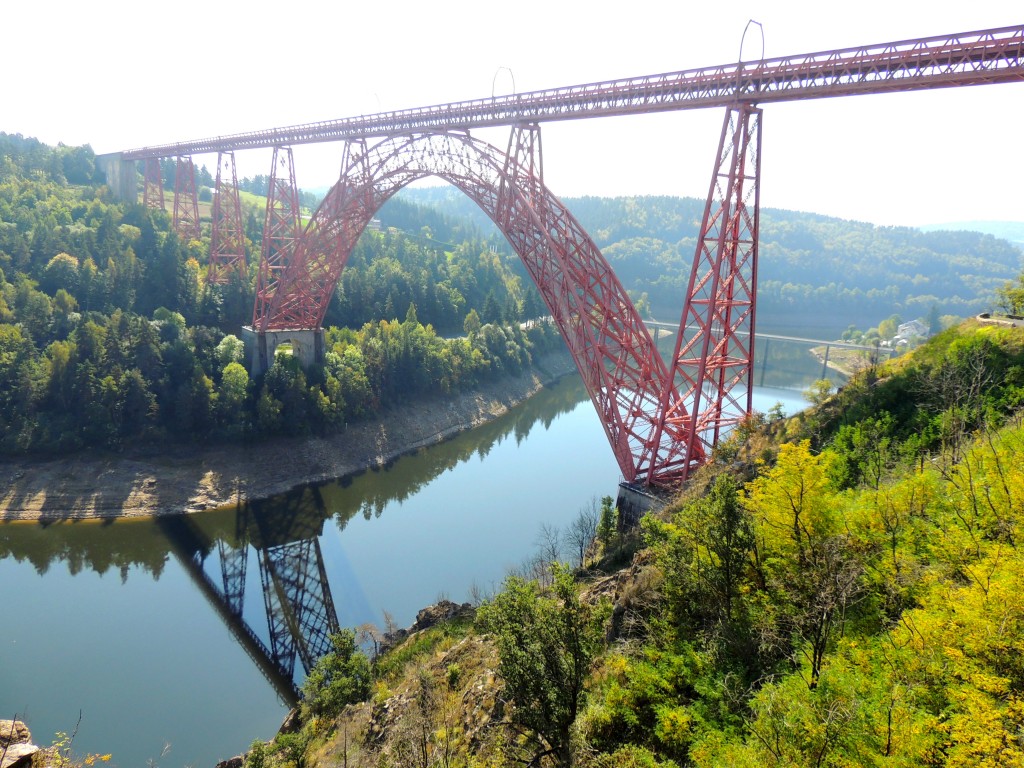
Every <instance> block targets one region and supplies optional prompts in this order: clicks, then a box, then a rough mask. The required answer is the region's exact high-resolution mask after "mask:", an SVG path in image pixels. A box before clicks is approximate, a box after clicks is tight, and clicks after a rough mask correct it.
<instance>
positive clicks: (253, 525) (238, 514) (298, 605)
mask: <svg viewBox="0 0 1024 768" xmlns="http://www.w3.org/2000/svg"><path fill="white" fill-rule="evenodd" d="M330 516H331V511H330V510H329V509H328V508H327V505H326V504H325V503H324V498H323V494H322V493H321V491H320V488H319V487H314V486H311V487H307V488H303V489H301V490H299V491H296V492H293V493H291V494H287V495H285V496H281V497H276V498H275V499H273V500H271V501H262V502H249V503H244V504H241V505H239V507H238V508H237V510H236V511H235V515H234V517H235V519H234V530H233V531H230V530H225V527H223V526H222V527H221V528H220V530H219V531H216V530H211V529H210V528H209V527H207V526H204V525H203V524H202V523H203V522H204V520H203V516H200V515H177V516H173V517H162V518H158V519H157V520H156V525H157V527H158V528H159V529H160V530H161V531H162V532H163V533H164V535H165V536H166V537H167V541H168V542H169V543H170V546H171V551H172V552H173V554H174V556H175V557H176V558H177V559H178V560H179V561H180V562H181V564H182V565H183V567H184V568H185V571H186V572H187V573H188V574H189V576H190V578H191V579H192V581H193V583H194V584H195V585H196V587H197V588H198V589H199V591H200V592H201V593H202V594H203V596H204V597H205V598H206V599H207V601H208V602H209V603H210V604H211V605H212V607H213V608H214V610H216V611H217V613H218V615H220V617H221V618H222V620H223V621H224V623H225V625H227V627H228V629H229V630H230V631H231V633H232V634H233V635H234V637H235V639H236V640H237V641H238V643H239V644H240V645H241V646H242V648H244V649H245V651H246V653H247V654H249V656H250V658H252V660H253V662H255V664H256V666H257V667H258V668H259V669H260V671H261V672H262V673H263V675H264V676H265V677H266V678H267V680H268V681H269V682H270V683H271V685H273V686H274V689H275V690H276V691H277V692H278V694H279V695H280V696H281V697H282V698H283V699H285V700H286V701H288V702H289V703H294V702H295V701H297V699H298V694H299V686H298V684H297V682H296V679H295V678H296V671H297V670H296V661H298V662H299V663H300V664H301V668H302V671H303V673H308V672H309V670H310V669H312V667H313V665H314V664H315V663H316V661H317V659H319V658H320V657H321V656H323V655H324V654H325V653H326V652H327V651H328V650H330V647H331V640H330V636H331V635H332V634H334V633H335V632H337V631H338V630H339V628H340V624H339V621H338V612H337V609H336V608H335V605H334V600H333V598H332V597H331V588H330V583H329V582H328V580H327V571H326V569H325V567H324V558H323V552H322V550H321V548H320V541H319V537H320V535H321V534H322V533H323V526H324V522H325V520H326V519H327V518H328V517H330ZM222 522H223V521H222ZM214 552H216V555H215V556H214ZM250 552H251V553H252V558H253V559H255V560H256V563H257V568H258V572H259V585H260V591H261V594H262V598H263V600H262V605H263V611H262V614H263V619H264V620H265V624H266V627H267V630H266V632H265V633H261V632H258V631H256V630H255V629H254V627H253V626H252V624H251V623H250V622H251V621H254V620H255V619H256V618H257V617H256V616H254V614H255V613H258V612H256V611H254V610H251V606H250V610H249V611H248V612H247V611H246V590H247V587H248V585H249V583H250V582H249V578H248V576H249V567H248V566H249V560H250ZM263 638H267V639H266V640H264V639H263Z"/></svg>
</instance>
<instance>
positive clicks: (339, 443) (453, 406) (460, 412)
mask: <svg viewBox="0 0 1024 768" xmlns="http://www.w3.org/2000/svg"><path fill="white" fill-rule="evenodd" d="M574 370H575V366H574V364H573V361H572V358H571V357H570V356H569V354H568V352H564V351H562V352H557V353H550V354H548V355H546V356H543V357H542V358H540V359H539V360H538V361H537V362H536V364H535V365H534V367H533V368H532V369H530V370H529V371H527V372H526V373H523V374H522V375H520V376H517V377H511V378H503V379H501V380H499V381H496V382H492V383H490V384H488V385H487V386H485V387H483V388H481V389H480V390H478V391H476V392H472V393H466V394H461V395H454V396H451V397H440V396H438V397H432V398H425V399H421V400H416V401H414V402H411V403H409V404H408V405H407V406H405V407H402V408H400V409H393V410H391V411H387V412H385V413H382V414H379V415H378V416H376V417H375V418H373V419H371V420H368V421H364V422H360V423H358V424H352V425H350V426H349V427H348V429H346V430H345V431H344V432H341V433H339V434H336V435H332V436H330V437H325V438H308V439H278V440H272V441H266V442H260V443H252V444H245V445H221V446H213V447H202V446H178V445H175V446H170V445H169V446H167V447H166V448H163V447H150V448H146V449H139V450H134V451H131V452H125V453H123V454H110V455H96V454H87V455H77V456H74V457H67V458H60V459H55V460H49V461H32V460H9V461H3V462H0V520H3V521H32V520H39V521H43V522H52V521H57V520H84V519H113V518H118V517H143V516H150V515H165V514H178V513H180V512H198V511H202V510H208V509H215V508H218V507H222V506H225V505H229V504H235V503H237V502H239V501H242V500H246V499H260V498H267V497H269V496H274V495H276V494H279V493H284V492H286V491H288V490H290V489H292V488H294V487H296V486H298V485H303V484H306V483H313V482H320V481H327V480H332V479H336V478H339V477H344V476H346V475H350V474H354V473H356V472H360V471H362V470H365V469H368V468H371V467H374V466H379V465H382V464H386V463H387V462H389V461H391V460H393V459H395V458H397V457H398V456H401V455H403V454H405V453H409V452H411V451H414V450H416V449H418V448H421V447H423V446H426V445H431V444H433V443H437V442H439V441H441V440H444V439H446V438H448V437H451V436H452V435H454V434H456V433H458V432H460V431H462V430H466V429H472V428H473V427H476V426H479V425H480V424H483V423H485V422H487V421H490V420H492V419H495V418H497V417H498V416H500V415H501V414H503V413H505V412H506V411H508V410H509V409H510V408H511V407H513V406H514V405H516V404H518V403H520V402H522V401H523V400H525V399H527V398H528V397H530V396H531V395H533V394H535V393H536V392H537V391H538V390H539V389H540V388H541V387H543V386H544V385H545V384H548V383H551V382H553V381H555V380H557V379H558V378H560V377H561V376H564V375H566V374H568V373H571V372H572V371H574Z"/></svg>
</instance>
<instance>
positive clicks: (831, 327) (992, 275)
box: [399, 187, 1024, 335]
mask: <svg viewBox="0 0 1024 768" xmlns="http://www.w3.org/2000/svg"><path fill="white" fill-rule="evenodd" d="M399 197H400V198H401V199H403V200H405V201H408V202H411V203H414V204H416V205H418V206H423V207H428V208H433V209H435V210H437V211H440V212H442V213H443V214H445V215H447V216H451V217H455V218H460V219H468V220H469V221H471V222H473V224H474V225H476V226H478V227H479V229H480V232H482V233H483V234H484V236H485V237H488V238H492V242H493V243H494V247H495V248H496V249H498V250H502V249H504V251H505V252H509V251H508V246H507V244H506V243H505V242H504V239H503V238H502V237H501V236H500V234H499V233H498V231H497V229H496V228H495V227H494V225H493V224H492V223H491V222H490V220H489V219H488V218H487V216H486V215H485V214H484V213H483V212H482V211H481V210H480V209H479V208H478V207H477V205H476V204H475V203H474V202H473V201H472V200H470V199H469V198H468V197H466V196H465V195H464V194H462V193H461V192H459V191H458V190H456V189H454V188H451V187H427V188H415V189H412V188H410V189H406V190H403V191H402V192H401V193H399ZM562 202H563V203H564V204H565V205H566V206H567V207H568V208H569V210H571V211H572V213H573V215H575V216H576V218H577V219H578V220H579V221H580V223H581V224H582V225H583V227H584V229H586V231H587V232H588V233H589V234H590V236H591V237H592V238H593V239H594V241H595V242H596V243H597V245H598V247H599V248H600V249H601V251H602V253H603V254H604V256H605V258H607V259H608V261H609V262H610V263H611V265H612V267H613V268H614V269H615V273H616V275H617V276H618V278H619V280H620V281H622V283H623V285H624V286H625V287H626V289H627V290H628V291H630V293H631V294H633V295H634V297H639V296H640V295H641V294H644V293H646V294H647V295H648V298H649V301H650V306H651V308H652V312H653V313H654V314H655V316H659V317H660V316H665V317H670V316H673V315H676V314H678V312H679V311H680V308H681V306H682V296H683V295H684V293H685V290H686V283H687V281H688V278H689V271H690V265H691V264H692V260H693V254H694V250H695V248H696V242H697V237H698V235H699V230H700V220H701V217H702V215H703V210H704V201H703V200H698V199H696V198H680V197H668V196H650V197H616V198H604V197H580V198H564V199H563V200H562ZM976 224H977V225H978V226H976V227H973V228H972V229H966V228H964V227H961V226H958V225H957V226H954V225H941V226H936V227H935V228H934V229H931V228H929V230H928V231H926V230H924V229H918V228H914V227H909V226H907V227H890V226H877V225H874V224H870V223H866V222H859V221H850V220H845V219H839V218H835V217H830V216H824V215H821V214H814V213H804V212H798V211H787V210H782V209H774V208H764V209H762V211H761V227H760V236H761V251H760V264H759V275H758V306H759V310H758V324H759V327H761V328H762V329H763V330H766V331H767V330H769V329H771V330H775V331H777V332H795V331H797V330H801V331H803V332H810V331H812V330H813V331H814V332H818V333H822V334H829V335H832V334H834V335H838V334H839V333H841V332H842V331H843V330H845V329H846V328H847V326H849V325H850V324H853V325H856V326H857V327H858V328H870V327H871V326H874V325H877V324H878V323H879V322H881V321H882V320H884V319H886V318H888V317H889V316H891V315H894V314H896V315H899V316H900V317H901V318H902V319H903V320H913V319H916V318H923V317H925V316H927V315H929V314H930V313H932V312H938V313H939V314H940V315H956V316H959V317H970V316H973V315H976V314H979V313H981V312H986V311H991V310H993V309H995V308H996V291H997V290H998V289H999V288H1000V287H1002V286H1003V285H1004V284H1005V283H1006V282H1008V281H1012V280H1015V279H1016V278H1017V276H1018V275H1019V274H1020V273H1021V270H1022V268H1024V249H1022V246H1024V242H1016V238H1017V237H1020V238H1021V239H1022V240H1024V224H1016V225H1014V224H1013V223H1012V222H977V223H976ZM982 227H984V228H985V229H987V230H992V231H982ZM1014 227H1019V228H1020V230H1019V231H1018V230H1016V229H1014ZM997 232H998V233H999V234H996V233H997ZM1010 237H1013V238H1014V241H1011V240H1010V239H1009V238H1010Z"/></svg>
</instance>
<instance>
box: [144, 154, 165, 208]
mask: <svg viewBox="0 0 1024 768" xmlns="http://www.w3.org/2000/svg"><path fill="white" fill-rule="evenodd" d="M145 177H146V183H145V186H144V188H143V193H142V202H143V205H145V206H146V207H147V208H152V209H154V210H159V211H166V210H167V198H166V197H165V196H164V183H163V179H162V178H161V177H160V158H159V157H147V158H146V173H145Z"/></svg>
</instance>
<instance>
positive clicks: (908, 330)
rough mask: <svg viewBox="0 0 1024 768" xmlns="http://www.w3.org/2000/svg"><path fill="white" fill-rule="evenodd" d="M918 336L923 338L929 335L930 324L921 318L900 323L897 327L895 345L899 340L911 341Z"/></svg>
mask: <svg viewBox="0 0 1024 768" xmlns="http://www.w3.org/2000/svg"><path fill="white" fill-rule="evenodd" d="M915 336H918V337H920V338H922V339H924V338H927V337H928V326H927V325H925V324H924V323H922V322H921V321H920V320H911V321H910V322H909V323H900V325H899V327H898V328H897V329H896V336H895V337H894V338H893V342H894V345H895V344H898V343H899V342H901V341H903V342H906V341H909V340H910V339H912V338H914V337H915Z"/></svg>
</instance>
